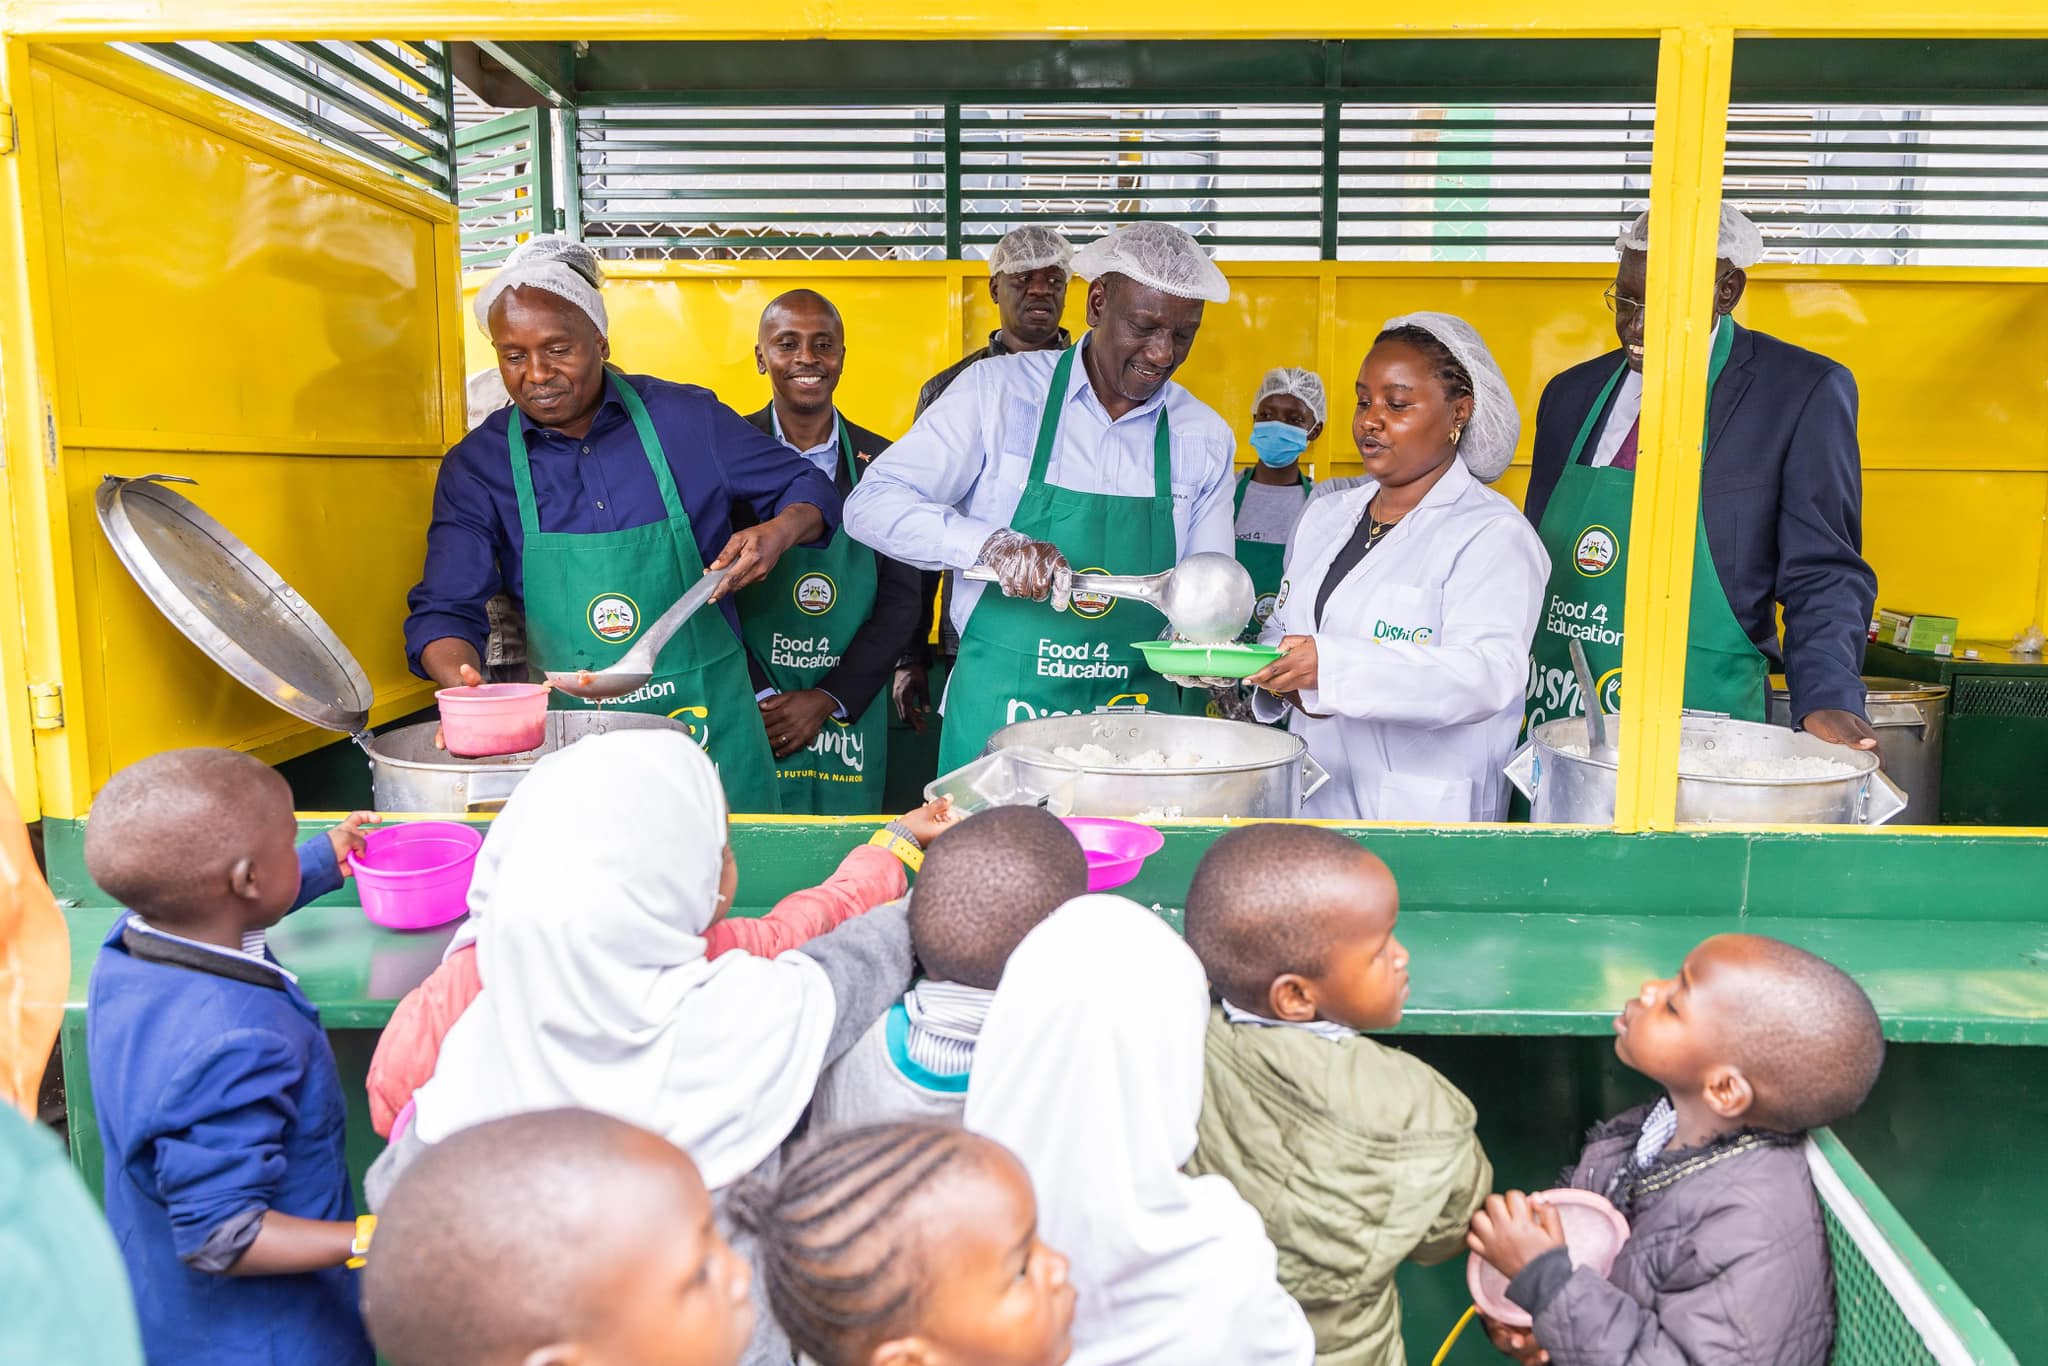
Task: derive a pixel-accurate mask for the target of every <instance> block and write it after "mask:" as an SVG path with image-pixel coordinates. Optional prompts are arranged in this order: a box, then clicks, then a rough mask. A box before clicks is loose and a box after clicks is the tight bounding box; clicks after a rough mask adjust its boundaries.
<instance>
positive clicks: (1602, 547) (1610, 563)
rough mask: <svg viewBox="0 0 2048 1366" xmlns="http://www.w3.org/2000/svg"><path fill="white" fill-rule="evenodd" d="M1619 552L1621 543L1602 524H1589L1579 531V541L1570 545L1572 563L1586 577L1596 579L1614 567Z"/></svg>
mask: <svg viewBox="0 0 2048 1366" xmlns="http://www.w3.org/2000/svg"><path fill="white" fill-rule="evenodd" d="M1620 552H1621V543H1620V542H1619V541H1618V540H1616V539H1615V536H1614V533H1613V532H1612V531H1610V530H1608V529H1607V528H1606V527H1604V526H1589V527H1587V528H1586V529H1585V530H1584V531H1582V532H1580V533H1579V543H1578V544H1577V545H1575V546H1573V547H1572V565H1573V567H1574V568H1576V569H1577V570H1578V571H1579V573H1581V574H1583V575H1585V576H1586V577H1587V578H1589V579H1597V578H1599V577H1600V576H1601V575H1602V574H1605V573H1606V572H1607V571H1608V570H1610V569H1612V568H1614V561H1615V558H1616V557H1617V556H1618V555H1619V554H1620Z"/></svg>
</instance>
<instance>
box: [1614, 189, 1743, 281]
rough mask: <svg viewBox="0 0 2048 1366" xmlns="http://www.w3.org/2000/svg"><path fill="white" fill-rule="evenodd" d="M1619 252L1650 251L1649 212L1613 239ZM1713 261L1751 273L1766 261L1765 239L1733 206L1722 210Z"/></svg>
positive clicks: (1643, 213) (1726, 206)
mask: <svg viewBox="0 0 2048 1366" xmlns="http://www.w3.org/2000/svg"><path fill="white" fill-rule="evenodd" d="M1614 249H1615V250H1616V251H1618V252H1619V251H1648V250H1649V249H1650V211H1649V210H1648V209H1644V210H1643V211H1642V212H1641V213H1639V214H1637V215H1636V221H1635V222H1633V223H1631V224H1629V225H1628V231H1627V232H1625V233H1623V234H1622V235H1621V236H1619V237H1617V238H1615V239H1614ZM1714 258H1715V259H1716V260H1719V261H1726V262H1727V263H1728V264H1729V265H1731V266H1734V267H1735V268H1736V269H1738V270H1748V269H1749V268H1750V267H1751V266H1753V265H1755V264H1756V263H1757V262H1758V261H1761V260H1763V259H1764V235H1763V233H1762V232H1761V231H1760V230H1759V229H1758V228H1757V225H1756V224H1754V223H1752V222H1750V221H1749V216H1748V215H1747V214H1745V213H1743V211H1742V210H1740V209H1738V208H1736V207H1735V206H1734V205H1733V204H1723V205H1722V206H1721V236H1720V238H1719V239H1718V240H1716V241H1715V243H1714Z"/></svg>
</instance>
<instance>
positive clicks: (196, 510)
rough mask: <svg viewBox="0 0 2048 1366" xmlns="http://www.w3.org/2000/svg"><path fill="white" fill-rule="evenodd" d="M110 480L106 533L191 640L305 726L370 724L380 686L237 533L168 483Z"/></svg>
mask: <svg viewBox="0 0 2048 1366" xmlns="http://www.w3.org/2000/svg"><path fill="white" fill-rule="evenodd" d="M197 482H198V481H197V480H194V479H187V478H185V477H183V476H182V475H175V474H145V475H143V476H142V477H140V478H138V479H121V478H117V477H115V476H114V475H108V476H107V477H106V478H105V479H103V480H101V481H100V487H99V492H98V495H97V496H96V497H95V499H94V502H95V504H96V506H97V509H98V512H99V519H100V529H101V530H103V531H105V532H106V534H107V540H108V542H109V543H110V544H112V546H113V547H114V553H115V554H116V555H118V556H120V558H121V563H122V564H124V565H126V566H127V568H128V572H129V573H130V574H132V575H133V576H134V577H135V582H136V583H137V584H138V585H140V586H141V588H142V591H143V592H144V593H145V594H147V595H148V597H149V600H150V601H151V602H153V603H155V604H156V606H157V610H158V611H160V612H162V613H163V614H164V615H165V616H166V617H168V618H170V621H171V624H172V625H173V626H175V627H177V628H178V629H179V630H180V631H182V632H184V634H185V638H186V639H187V640H190V641H191V642H192V643H193V644H194V645H197V646H198V647H199V648H200V649H201V650H202V651H204V652H205V653H206V655H207V657H208V658H210V659H212V660H213V661H214V663H216V664H218V665H220V666H221V667H222V668H223V669H226V670H227V671H228V672H229V673H230V674H232V675H234V677H235V678H236V679H238V680H239V681H240V682H242V683H243V684H245V685H247V686H248V687H250V688H252V689H254V690H255V691H256V692H257V693H259V694H261V695H262V696H264V697H266V698H268V699H270V700H271V701H272V702H274V703H276V704H277V705H278V706H280V707H282V708H284V709H285V710H286V711H288V712H290V713H291V714H292V715H293V716H296V717H298V718H299V719H301V720H303V721H310V722H312V723H313V724H314V725H316V726H324V727H326V728H327V729H328V730H338V731H341V732H342V733H343V734H346V735H354V734H357V733H359V732H360V731H362V729H363V727H364V726H365V724H366V723H367V722H368V721H369V719H370V700H371V696H370V680H369V677H368V676H367V675H365V674H364V673H363V666H362V665H360V664H358V663H356V658H355V656H354V655H352V654H350V653H349V652H348V647H347V646H345V645H343V644H342V643H341V640H340V638H339V637H337V636H336V635H335V634H334V632H333V630H331V629H330V628H329V627H328V625H327V623H326V622H324V621H322V620H321V619H320V614H319V613H318V612H315V611H314V610H313V609H312V607H311V606H310V605H308V603H307V602H306V600H305V599H304V598H302V597H300V596H299V594H298V592H297V590H295V589H294V588H293V587H292V586H291V585H290V584H288V583H286V582H285V581H284V580H283V579H281V578H279V577H278V575H277V571H276V570H274V569H272V568H271V567H270V566H269V565H267V564H265V563H264V562H263V561H262V559H261V558H259V557H258V556H257V554H256V553H255V552H254V551H252V550H250V549H249V547H248V546H246V545H244V544H242V541H241V539H240V538H239V537H237V536H236V535H235V534H234V533H233V532H231V531H229V530H228V529H227V528H226V527H224V526H222V525H221V524H220V523H219V522H216V521H214V520H213V518H211V517H209V516H207V515H206V513H205V512H204V511H203V510H201V509H200V507H199V506H198V505H197V504H195V503H193V502H192V501H191V500H189V499H187V498H185V497H184V496H182V495H181V494H177V493H174V492H172V491H171V490H170V489H167V488H164V487H163V485H164V484H166V483H174V484H195V483H197Z"/></svg>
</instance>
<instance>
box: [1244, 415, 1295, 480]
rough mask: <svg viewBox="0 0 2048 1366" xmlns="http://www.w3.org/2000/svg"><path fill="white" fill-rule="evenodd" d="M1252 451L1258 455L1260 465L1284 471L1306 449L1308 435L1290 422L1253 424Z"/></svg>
mask: <svg viewBox="0 0 2048 1366" xmlns="http://www.w3.org/2000/svg"><path fill="white" fill-rule="evenodd" d="M1252 449H1253V450H1255V451H1257V452H1258V453H1259V462H1260V463H1261V464H1264V465H1270V466H1272V467H1273V468H1274V469H1276V470H1278V469H1285V468H1286V467H1287V466H1289V465H1292V464H1293V463H1294V462H1295V461H1297V460H1299V459H1301V453H1302V452H1303V451H1305V450H1307V449H1308V433H1307V432H1305V431H1303V430H1302V429H1301V428H1299V427H1297V426H1295V425H1294V424H1293V423H1292V422H1254V423H1253V424H1252Z"/></svg>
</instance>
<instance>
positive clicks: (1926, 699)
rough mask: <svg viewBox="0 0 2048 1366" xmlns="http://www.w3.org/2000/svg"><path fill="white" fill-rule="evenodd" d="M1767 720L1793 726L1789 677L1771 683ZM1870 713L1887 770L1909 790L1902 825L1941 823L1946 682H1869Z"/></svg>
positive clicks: (1867, 706) (1867, 703) (1867, 709)
mask: <svg viewBox="0 0 2048 1366" xmlns="http://www.w3.org/2000/svg"><path fill="white" fill-rule="evenodd" d="M1771 684H1772V687H1771V695H1770V700H1769V701H1768V702H1767V703H1766V704H1765V707H1764V719H1765V720H1767V721H1769V722H1770V723H1771V724H1772V725H1774V726H1786V727H1790V726H1791V724H1792V694H1791V692H1790V691H1788V690H1787V689H1786V687H1785V680H1784V679H1783V678H1778V677H1773V678H1772V679H1771ZM1863 687H1864V694H1865V702H1864V715H1866V716H1868V717H1869V718H1870V728H1871V729H1872V730H1874V731H1876V732H1877V753H1878V757H1879V758H1880V759H1882V760H1883V761H1884V771H1885V773H1886V775H1887V776H1888V777H1890V778H1891V780H1892V781H1893V782H1895V783H1897V784H1898V785H1899V786H1900V787H1903V788H1904V789H1906V809H1905V810H1904V811H1903V812H1901V813H1900V814H1899V822H1900V824H1902V825H1938V824H1940V823H1941V750H1942V722H1943V720H1944V719H1945V718H1946V717H1947V715H1948V685H1947V684H1946V683H1915V682H1913V681H1912V680H1911V679H1908V678H1866V679H1864V680H1863Z"/></svg>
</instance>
